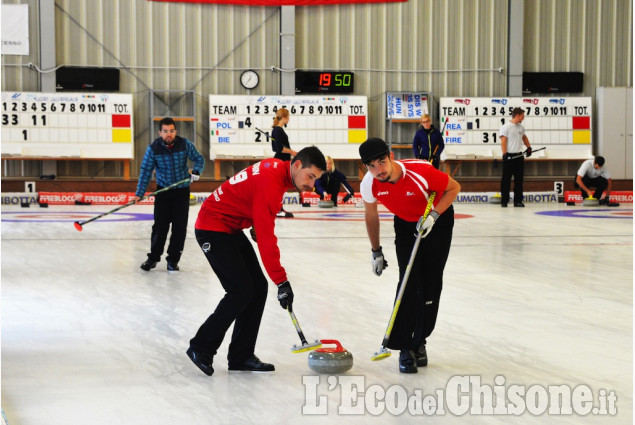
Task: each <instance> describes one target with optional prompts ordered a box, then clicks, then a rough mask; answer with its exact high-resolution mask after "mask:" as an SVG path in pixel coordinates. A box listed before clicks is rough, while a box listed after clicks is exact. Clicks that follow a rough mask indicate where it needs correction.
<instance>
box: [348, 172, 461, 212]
mask: <svg viewBox="0 0 635 425" xmlns="http://www.w3.org/2000/svg"><path fill="white" fill-rule="evenodd" d="M394 163H395V164H396V166H399V167H401V169H402V171H403V175H402V176H401V178H400V179H399V181H398V182H397V183H394V184H393V183H388V182H380V181H379V180H377V179H375V178H374V177H373V175H372V174H371V173H366V175H365V176H364V179H363V180H362V183H361V184H360V190H361V193H362V197H363V198H364V201H366V202H369V203H372V202H377V201H381V203H382V204H384V206H385V207H386V208H388V210H389V211H390V212H392V213H393V214H395V215H396V216H397V217H399V218H401V219H403V220H406V221H411V222H413V221H418V220H419V218H421V216H422V215H423V213H424V211H425V210H426V207H427V205H428V198H429V197H430V195H431V194H432V192H437V194H438V195H437V196H436V197H435V198H434V202H433V205H434V206H436V205H437V204H438V203H439V201H440V200H441V194H442V193H443V192H444V191H445V189H446V188H447V187H448V182H449V177H448V175H447V174H445V173H444V172H442V171H439V170H437V169H436V168H434V167H433V166H432V164H430V163H429V162H427V161H422V160H419V159H403V160H398V161H394Z"/></svg>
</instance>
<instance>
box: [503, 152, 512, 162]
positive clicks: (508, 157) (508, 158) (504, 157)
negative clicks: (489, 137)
mask: <svg viewBox="0 0 635 425" xmlns="http://www.w3.org/2000/svg"><path fill="white" fill-rule="evenodd" d="M510 159H512V154H511V153H506V154H503V161H509V160H510Z"/></svg>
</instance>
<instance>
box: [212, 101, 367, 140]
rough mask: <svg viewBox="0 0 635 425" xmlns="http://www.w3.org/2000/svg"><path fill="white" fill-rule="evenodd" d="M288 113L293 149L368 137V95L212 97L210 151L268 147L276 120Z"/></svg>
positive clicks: (286, 129)
mask: <svg viewBox="0 0 635 425" xmlns="http://www.w3.org/2000/svg"><path fill="white" fill-rule="evenodd" d="M280 108H286V109H288V110H289V113H290V117H289V118H290V119H289V124H287V126H286V127H285V129H284V131H285V132H286V133H287V135H288V136H289V142H290V144H291V147H292V148H294V149H295V147H297V146H306V145H317V146H320V145H326V144H328V145H338V144H339V145H342V144H346V145H348V144H356V143H362V142H364V141H365V140H366V139H367V133H368V120H367V114H368V98H367V97H366V96H333V95H331V96H309V95H299V96H282V95H279V96H242V95H210V96H209V127H210V147H211V148H212V149H211V150H213V148H214V147H215V146H222V145H224V146H231V145H242V146H244V145H252V146H258V145H260V146H265V145H267V144H270V143H271V139H270V134H271V130H272V125H273V118H274V117H275V115H276V112H277V111H278V109H280Z"/></svg>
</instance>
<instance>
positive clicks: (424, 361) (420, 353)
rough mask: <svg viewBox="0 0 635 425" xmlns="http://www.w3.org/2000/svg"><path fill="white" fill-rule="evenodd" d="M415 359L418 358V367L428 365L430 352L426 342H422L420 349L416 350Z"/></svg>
mask: <svg viewBox="0 0 635 425" xmlns="http://www.w3.org/2000/svg"><path fill="white" fill-rule="evenodd" d="M415 359H416V360H417V367H425V366H428V353H427V352H426V346H425V345H424V344H421V345H420V346H419V349H418V350H416V351H415Z"/></svg>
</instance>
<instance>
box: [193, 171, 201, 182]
mask: <svg viewBox="0 0 635 425" xmlns="http://www.w3.org/2000/svg"><path fill="white" fill-rule="evenodd" d="M200 178H201V176H199V175H198V172H197V171H192V174H190V183H194V182H195V181H198V179H200Z"/></svg>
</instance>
